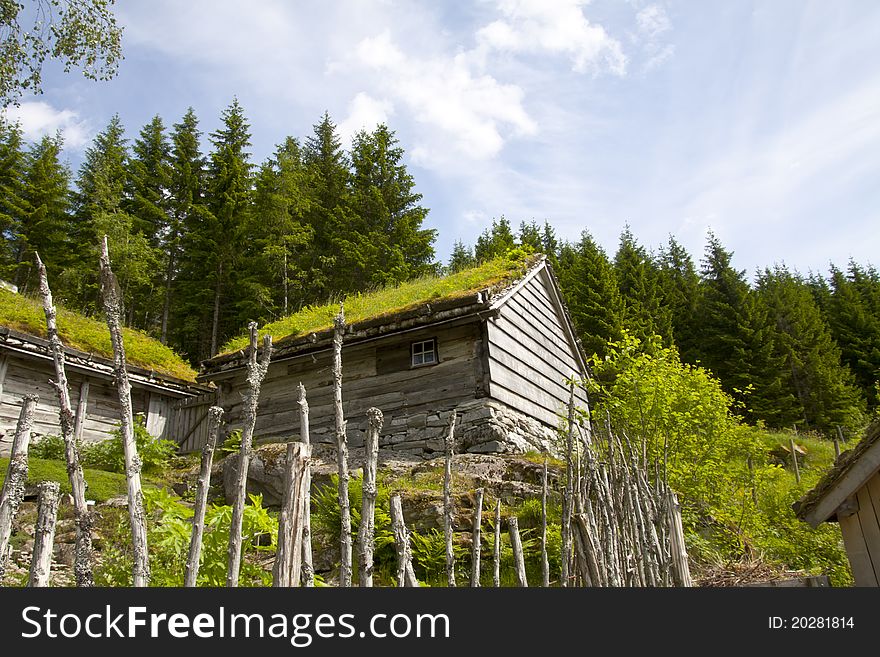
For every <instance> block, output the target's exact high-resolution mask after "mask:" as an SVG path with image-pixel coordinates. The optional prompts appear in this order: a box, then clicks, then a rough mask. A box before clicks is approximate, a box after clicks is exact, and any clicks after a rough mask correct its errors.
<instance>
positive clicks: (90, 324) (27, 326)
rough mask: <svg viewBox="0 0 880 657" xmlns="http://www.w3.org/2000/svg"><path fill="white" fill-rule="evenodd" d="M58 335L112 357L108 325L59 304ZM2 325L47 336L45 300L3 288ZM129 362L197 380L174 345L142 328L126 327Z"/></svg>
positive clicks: (83, 348)
mask: <svg viewBox="0 0 880 657" xmlns="http://www.w3.org/2000/svg"><path fill="white" fill-rule="evenodd" d="M57 310H58V317H57V324H58V335H59V337H60V338H61V342H63V343H64V344H65V345H66V346H68V347H72V348H74V349H79V350H80V351H85V352H87V353H92V354H95V355H97V356H103V357H104V358H110V359H112V358H113V345H112V344H111V342H110V331H109V329H108V328H107V324H105V323H104V322H102V321H98V320H97V319H92V318H90V317H85V316H83V315H80V314H78V313H75V312H72V311H70V310H67V309H65V308H62V307H60V306H59V307H58V308H57ZM0 325H2V326H6V327H8V328H10V329H13V330H15V331H21V332H22V333H29V334H31V335H37V336H40V337H43V338H45V337H46V316H45V314H44V313H43V306H42V303H40V302H38V301H37V300H36V299H30V298H28V297H25V296H22V295H20V294H15V293H14V292H10V291H9V290H5V289H0ZM122 333H123V341H124V342H125V357H126V360H127V362H128V363H130V364H132V365H136V366H138V367H142V368H144V369H148V370H153V371H155V372H157V373H158V374H165V375H169V376H173V377H177V378H178V379H183V380H184V381H191V382H192V381H195V380H196V372H195V370H193V369H192V367H190V366H189V365H188V364H187V363H186V362H185V361H184V360H183V359H182V358H181V357H180V356H178V355H177V354H176V353H174V351H172V350H171V348H169V347H167V346H165V345H163V344H162V343H160V342H159V341H158V340H156V339H155V338H151V337H150V336H149V335H147V334H146V333H144V332H142V331H136V330H134V329H129V328H124V329H123V330H122Z"/></svg>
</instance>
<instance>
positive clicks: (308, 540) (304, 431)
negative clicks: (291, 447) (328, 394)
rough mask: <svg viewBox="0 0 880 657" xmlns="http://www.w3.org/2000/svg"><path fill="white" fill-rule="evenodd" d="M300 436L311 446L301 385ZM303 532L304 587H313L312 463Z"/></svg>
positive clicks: (305, 475) (308, 468) (307, 476)
mask: <svg viewBox="0 0 880 657" xmlns="http://www.w3.org/2000/svg"><path fill="white" fill-rule="evenodd" d="M297 403H298V404H299V434H300V442H301V443H302V444H303V445H309V446H310V447H311V442H310V439H309V402H308V401H307V400H306V387H305V386H304V385H303V384H302V383H300V384H299V399H298V400H297ZM303 478H304V481H303V489H304V490H305V494H304V495H303V530H302V585H303V586H306V587H310V588H311V587H313V586H314V585H315V566H314V564H313V560H312V461H311V459H309V462H308V463H307V464H306V471H305V473H303Z"/></svg>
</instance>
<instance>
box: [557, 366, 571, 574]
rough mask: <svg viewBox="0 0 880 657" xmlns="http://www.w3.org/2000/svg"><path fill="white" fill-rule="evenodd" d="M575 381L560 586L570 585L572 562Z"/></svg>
mask: <svg viewBox="0 0 880 657" xmlns="http://www.w3.org/2000/svg"><path fill="white" fill-rule="evenodd" d="M573 443H574V381H572V382H571V383H570V384H569V398H568V431H567V432H566V435H565V496H564V497H563V499H562V555H561V560H562V573H561V574H562V577H561V578H560V581H559V585H560V586H568V584H569V578H570V577H571V575H570V571H569V564H570V562H571V514H572V505H573V502H574V499H573V498H574V464H573V462H572V450H573V448H574V444H573Z"/></svg>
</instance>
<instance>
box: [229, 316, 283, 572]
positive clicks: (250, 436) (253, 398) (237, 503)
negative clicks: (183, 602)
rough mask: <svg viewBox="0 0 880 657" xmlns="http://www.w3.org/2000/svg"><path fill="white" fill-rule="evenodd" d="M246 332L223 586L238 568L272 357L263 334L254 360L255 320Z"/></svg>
mask: <svg viewBox="0 0 880 657" xmlns="http://www.w3.org/2000/svg"><path fill="white" fill-rule="evenodd" d="M248 330H249V331H250V350H249V352H248V362H247V384H248V390H247V394H246V395H245V396H244V399H243V401H242V405H243V407H244V410H243V413H242V430H241V450H240V451H239V454H238V471H237V473H236V474H237V479H236V486H235V500H234V501H233V505H232V519H231V520H230V524H229V551H228V558H229V567H228V569H227V571H226V586H228V587H236V586H238V574H239V571H240V570H241V525H242V521H243V519H244V504H245V501H246V499H247V475H248V466H249V465H250V459H251V451H252V449H253V440H254V425H256V423H257V404H258V403H259V400H260V386H261V385H262V383H263V379H264V378H265V376H266V371H267V370H268V369H269V359H270V358H271V357H272V336H271V335H269V334H268V333H267V334H266V335H264V336H263V353H262V354H260V359H259V361H258V360H257V323H256V322H251V323H250V324H248Z"/></svg>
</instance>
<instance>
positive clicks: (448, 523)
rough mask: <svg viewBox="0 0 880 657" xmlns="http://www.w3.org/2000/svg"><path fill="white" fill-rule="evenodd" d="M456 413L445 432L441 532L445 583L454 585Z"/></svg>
mask: <svg viewBox="0 0 880 657" xmlns="http://www.w3.org/2000/svg"><path fill="white" fill-rule="evenodd" d="M455 419H456V413H455V411H454V410H453V411H452V417H450V418H449V432H448V433H447V434H446V442H445V447H446V467H445V469H444V473H443V534H444V536H445V538H446V585H447V586H453V587H454V586H455V551H454V550H453V547H452V517H453V514H454V512H455V511H454V509H453V508H452V452H453V446H454V444H455Z"/></svg>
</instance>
